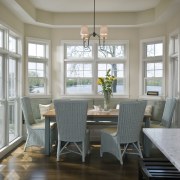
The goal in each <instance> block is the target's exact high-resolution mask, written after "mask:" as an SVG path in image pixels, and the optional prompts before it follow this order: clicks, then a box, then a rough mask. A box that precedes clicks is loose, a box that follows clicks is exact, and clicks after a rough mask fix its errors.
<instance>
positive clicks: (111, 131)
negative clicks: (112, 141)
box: [102, 127, 117, 136]
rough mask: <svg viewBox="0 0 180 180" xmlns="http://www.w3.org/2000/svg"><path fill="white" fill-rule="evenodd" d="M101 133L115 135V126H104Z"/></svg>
mask: <svg viewBox="0 0 180 180" xmlns="http://www.w3.org/2000/svg"><path fill="white" fill-rule="evenodd" d="M102 133H106V134H111V135H112V136H115V135H116V134H117V128H116V127H111V128H106V129H103V130H102Z"/></svg>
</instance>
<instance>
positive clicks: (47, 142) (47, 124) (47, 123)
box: [45, 117, 50, 156]
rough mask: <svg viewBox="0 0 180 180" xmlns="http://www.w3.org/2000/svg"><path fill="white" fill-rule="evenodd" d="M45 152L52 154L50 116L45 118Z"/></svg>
mask: <svg viewBox="0 0 180 180" xmlns="http://www.w3.org/2000/svg"><path fill="white" fill-rule="evenodd" d="M45 154H46V155H48V156H49V155H50V118H49V117H47V118H46V119H45Z"/></svg>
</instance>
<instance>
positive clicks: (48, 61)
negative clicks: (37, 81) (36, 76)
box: [25, 37, 52, 98]
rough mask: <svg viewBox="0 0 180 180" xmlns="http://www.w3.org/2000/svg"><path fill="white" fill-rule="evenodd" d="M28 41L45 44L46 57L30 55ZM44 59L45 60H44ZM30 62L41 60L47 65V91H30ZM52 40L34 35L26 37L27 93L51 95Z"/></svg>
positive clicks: (40, 95)
mask: <svg viewBox="0 0 180 180" xmlns="http://www.w3.org/2000/svg"><path fill="white" fill-rule="evenodd" d="M28 43H35V44H45V45H46V50H45V53H46V54H45V56H46V57H45V58H39V59H38V58H37V57H35V58H33V57H30V59H31V60H30V61H29V57H28ZM42 59H43V61H42ZM28 62H37V63H38V62H40V63H44V65H45V72H44V73H45V93H41V94H39V93H29V83H28V82H29V81H28ZM51 91H52V90H51V41H50V40H47V39H38V38H33V37H27V38H26V93H25V94H26V95H27V96H31V97H37V98H38V97H51V94H52V93H51Z"/></svg>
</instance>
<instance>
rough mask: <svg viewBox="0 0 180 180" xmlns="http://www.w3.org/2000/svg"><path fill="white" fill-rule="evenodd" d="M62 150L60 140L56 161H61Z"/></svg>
mask: <svg viewBox="0 0 180 180" xmlns="http://www.w3.org/2000/svg"><path fill="white" fill-rule="evenodd" d="M60 150H61V141H59V140H58V147H57V159H56V161H59V159H60Z"/></svg>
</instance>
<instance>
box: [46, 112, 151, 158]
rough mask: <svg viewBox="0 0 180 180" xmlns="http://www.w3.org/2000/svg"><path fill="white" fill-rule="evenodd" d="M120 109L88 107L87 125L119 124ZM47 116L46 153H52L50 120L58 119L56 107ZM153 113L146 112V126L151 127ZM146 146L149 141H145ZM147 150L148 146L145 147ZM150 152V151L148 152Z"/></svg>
mask: <svg viewBox="0 0 180 180" xmlns="http://www.w3.org/2000/svg"><path fill="white" fill-rule="evenodd" d="M118 115H119V109H110V110H108V111H103V110H95V109H88V111H87V125H91V124H93V125H107V126H108V125H110V124H111V125H112V124H117V121H118ZM43 116H44V117H45V154H46V155H50V153H51V146H50V122H55V121H56V112H55V109H52V110H49V111H48V112H46V113H45V114H44V115H43ZM150 119H151V114H144V123H145V127H150ZM143 144H144V146H147V145H148V144H147V142H146V141H144V143H143ZM145 149H146V150H147V148H145ZM147 153H148V152H147Z"/></svg>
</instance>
